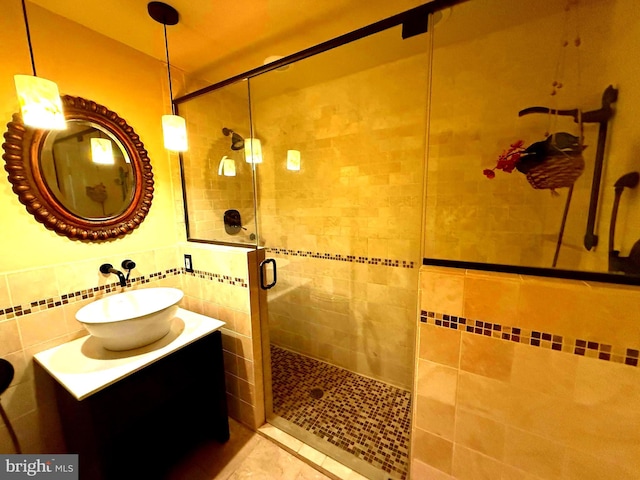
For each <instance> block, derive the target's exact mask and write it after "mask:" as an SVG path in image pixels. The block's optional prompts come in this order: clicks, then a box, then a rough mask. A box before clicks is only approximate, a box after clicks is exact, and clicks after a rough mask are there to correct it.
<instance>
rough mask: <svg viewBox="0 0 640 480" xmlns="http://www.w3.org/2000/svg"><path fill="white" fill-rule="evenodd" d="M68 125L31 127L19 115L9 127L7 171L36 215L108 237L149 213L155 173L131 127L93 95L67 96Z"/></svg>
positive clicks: (88, 235)
mask: <svg viewBox="0 0 640 480" xmlns="http://www.w3.org/2000/svg"><path fill="white" fill-rule="evenodd" d="M62 102H63V108H64V112H65V117H66V120H67V128H66V129H65V130H57V131H54V130H38V129H33V128H30V127H25V126H24V124H23V123H22V119H21V117H20V114H18V113H16V114H14V115H13V120H12V121H11V122H9V124H8V125H7V127H8V130H7V132H6V133H5V134H4V138H5V143H4V144H3V145H2V147H3V148H4V151H5V153H4V155H3V156H2V158H3V159H4V160H5V162H6V164H5V170H7V172H8V173H9V181H10V182H11V183H12V185H13V191H14V192H15V193H16V194H17V195H18V198H19V200H20V202H21V203H22V204H24V205H25V207H26V208H27V211H28V212H29V213H31V214H32V215H33V216H34V217H35V219H36V220H37V221H38V222H40V223H42V224H43V225H44V226H45V227H47V228H48V229H50V230H54V231H55V232H56V233H58V234H60V235H64V236H67V237H69V238H72V239H79V240H108V239H112V238H117V237H121V236H123V235H126V234H128V233H131V231H133V230H134V229H135V228H136V227H137V226H138V225H140V223H142V221H143V220H144V218H145V216H146V215H147V213H148V211H149V208H150V206H151V200H152V198H153V173H152V171H151V164H150V162H149V158H148V156H147V151H146V150H145V149H144V145H143V143H142V141H141V140H140V137H138V135H137V134H136V133H135V132H134V130H133V128H132V127H131V126H129V125H128V124H127V122H126V121H125V120H123V119H122V118H120V117H119V116H118V115H117V114H116V113H115V112H113V111H111V110H109V109H107V108H106V107H104V106H102V105H99V104H97V103H95V102H92V101H90V100H85V99H83V98H80V97H72V96H69V95H65V96H63V97H62Z"/></svg>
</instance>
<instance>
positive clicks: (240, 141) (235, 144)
mask: <svg viewBox="0 0 640 480" xmlns="http://www.w3.org/2000/svg"><path fill="white" fill-rule="evenodd" d="M222 133H223V134H224V135H225V136H226V137H228V136H229V135H231V150H242V149H243V148H244V138H242V137H241V136H240V135H238V134H237V133H236V132H234V131H233V130H231V129H230V128H226V127H225V128H223V129H222Z"/></svg>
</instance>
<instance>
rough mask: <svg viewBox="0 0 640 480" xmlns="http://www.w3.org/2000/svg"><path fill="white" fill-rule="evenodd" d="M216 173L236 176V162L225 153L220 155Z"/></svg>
mask: <svg viewBox="0 0 640 480" xmlns="http://www.w3.org/2000/svg"><path fill="white" fill-rule="evenodd" d="M218 175H224V176H225V177H235V176H236V162H235V160H234V159H233V158H229V157H227V156H226V155H225V156H224V157H222V159H221V160H220V163H219V164H218Z"/></svg>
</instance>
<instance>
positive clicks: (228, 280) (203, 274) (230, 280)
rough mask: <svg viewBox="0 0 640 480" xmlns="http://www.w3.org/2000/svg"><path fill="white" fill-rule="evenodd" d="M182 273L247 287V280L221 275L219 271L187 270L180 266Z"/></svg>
mask: <svg viewBox="0 0 640 480" xmlns="http://www.w3.org/2000/svg"><path fill="white" fill-rule="evenodd" d="M182 273H183V274H185V275H190V276H192V277H198V278H203V279H205V280H210V281H213V280H217V281H218V282H219V283H227V284H229V285H237V286H240V287H243V288H249V284H248V283H247V280H246V279H244V278H239V277H231V276H230V275H222V274H220V273H211V272H205V271H203V270H194V271H193V272H187V271H186V270H185V269H184V268H182Z"/></svg>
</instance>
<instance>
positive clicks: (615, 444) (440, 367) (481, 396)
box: [412, 267, 640, 480]
mask: <svg viewBox="0 0 640 480" xmlns="http://www.w3.org/2000/svg"><path fill="white" fill-rule="evenodd" d="M420 281H421V292H420V303H421V308H422V309H423V310H425V311H433V312H441V313H444V314H449V315H455V316H461V317H465V318H467V319H475V320H483V321H488V322H491V323H499V324H501V325H503V326H513V327H518V326H521V327H523V328H530V329H535V330H539V331H543V332H550V333H557V334H560V335H563V336H566V337H572V338H581V339H585V340H588V341H593V342H599V343H607V344H610V345H613V346H617V345H620V346H622V347H625V348H633V349H637V348H638V347H639V346H640V340H639V339H640V325H638V321H637V320H638V316H637V311H638V310H637V305H638V302H639V301H640V288H638V287H624V286H615V285H604V284H597V283H593V284H587V283H584V282H573V281H565V280H554V279H543V278H534V277H522V276H518V275H507V274H494V273H484V272H474V271H464V270H454V269H443V268H436V267H422V269H421V272H420ZM418 330H419V333H418V355H417V358H416V365H417V374H416V377H415V383H414V387H415V399H416V400H415V405H414V413H415V420H414V425H413V438H412V472H413V478H430V479H431V478H433V479H459V480H463V479H473V480H482V479H487V480H488V479H491V480H495V479H542V480H551V479H575V480H578V479H581V480H591V479H593V480H595V479H599V480H606V479H612V480H613V479H616V480H620V479H633V478H637V472H638V469H639V468H640V460H639V459H640V430H639V429H638V428H637V425H639V421H640V407H639V406H638V405H640V369H639V368H638V367H635V366H629V365H625V364H623V363H618V362H614V361H605V360H600V359H598V358H592V357H593V355H591V356H586V355H585V356H580V355H575V354H574V353H573V350H572V351H571V352H568V351H554V350H551V349H550V348H542V347H536V346H532V345H528V344H524V343H517V342H513V341H507V340H502V339H499V338H494V337H487V336H484V335H478V334H475V333H468V332H467V331H459V330H453V329H451V328H445V327H442V326H436V325H432V324H428V323H419V328H418Z"/></svg>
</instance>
